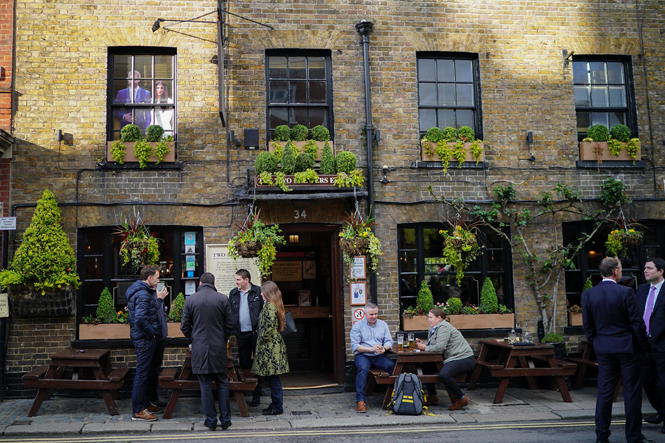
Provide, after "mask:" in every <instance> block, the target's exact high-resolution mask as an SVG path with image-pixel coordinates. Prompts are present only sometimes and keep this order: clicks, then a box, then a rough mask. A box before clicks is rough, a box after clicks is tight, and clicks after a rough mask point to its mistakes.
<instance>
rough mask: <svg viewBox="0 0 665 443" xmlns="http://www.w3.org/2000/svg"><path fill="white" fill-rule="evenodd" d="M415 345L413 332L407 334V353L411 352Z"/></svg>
mask: <svg viewBox="0 0 665 443" xmlns="http://www.w3.org/2000/svg"><path fill="white" fill-rule="evenodd" d="M414 345H415V339H414V334H413V332H411V333H409V351H411V352H413V347H414Z"/></svg>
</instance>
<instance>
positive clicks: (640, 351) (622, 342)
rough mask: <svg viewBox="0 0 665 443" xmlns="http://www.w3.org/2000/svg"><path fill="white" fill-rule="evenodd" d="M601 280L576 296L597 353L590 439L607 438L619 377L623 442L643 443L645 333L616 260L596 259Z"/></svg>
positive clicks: (630, 290)
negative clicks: (593, 430) (593, 423)
mask: <svg viewBox="0 0 665 443" xmlns="http://www.w3.org/2000/svg"><path fill="white" fill-rule="evenodd" d="M599 270H600V273H601V275H602V276H603V281H602V282H600V283H599V284H598V285H597V286H595V287H593V288H591V289H589V290H588V291H586V292H584V293H583V294H582V306H583V307H584V309H583V311H582V318H583V323H584V324H583V326H584V334H585V335H586V338H587V340H589V343H590V344H591V345H592V346H593V350H594V351H595V352H596V356H597V357H598V396H597V399H596V442H599V443H604V442H608V441H609V440H608V438H609V436H610V422H611V421H612V400H613V397H614V390H615V389H616V385H617V382H618V381H619V377H620V376H623V397H624V408H625V411H626V441H627V442H628V443H643V442H647V441H648V440H647V439H646V438H645V437H644V435H642V366H643V365H644V357H645V350H646V349H647V348H648V346H649V343H648V341H647V331H646V328H645V327H644V321H643V320H642V317H640V313H639V311H640V310H639V308H638V306H637V298H636V297H635V293H634V292H633V290H632V289H630V288H627V287H625V286H621V285H618V284H617V283H618V282H619V281H620V280H621V262H620V261H619V259H618V258H615V257H606V258H604V259H603V261H601V262H600V266H599Z"/></svg>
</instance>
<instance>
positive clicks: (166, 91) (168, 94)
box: [152, 79, 173, 103]
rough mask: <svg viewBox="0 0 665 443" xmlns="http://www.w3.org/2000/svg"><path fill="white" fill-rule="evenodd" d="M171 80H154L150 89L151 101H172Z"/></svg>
mask: <svg viewBox="0 0 665 443" xmlns="http://www.w3.org/2000/svg"><path fill="white" fill-rule="evenodd" d="M172 91H173V80H161V79H160V80H155V87H154V89H153V91H152V101H153V103H173V94H172Z"/></svg>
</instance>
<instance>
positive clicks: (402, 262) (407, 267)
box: [399, 251, 418, 272]
mask: <svg viewBox="0 0 665 443" xmlns="http://www.w3.org/2000/svg"><path fill="white" fill-rule="evenodd" d="M417 259H418V253H417V251H400V252H399V266H400V270H401V272H416V271H417V270H418V268H417V264H418V263H417Z"/></svg>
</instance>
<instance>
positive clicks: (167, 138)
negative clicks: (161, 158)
mask: <svg viewBox="0 0 665 443" xmlns="http://www.w3.org/2000/svg"><path fill="white" fill-rule="evenodd" d="M164 141H165V142H174V141H175V139H174V138H173V136H172V135H167V136H166V137H164Z"/></svg>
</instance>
